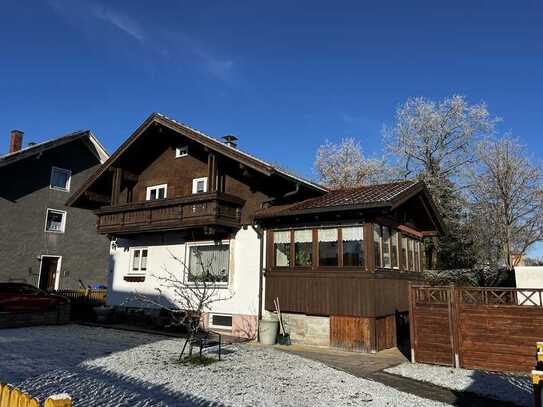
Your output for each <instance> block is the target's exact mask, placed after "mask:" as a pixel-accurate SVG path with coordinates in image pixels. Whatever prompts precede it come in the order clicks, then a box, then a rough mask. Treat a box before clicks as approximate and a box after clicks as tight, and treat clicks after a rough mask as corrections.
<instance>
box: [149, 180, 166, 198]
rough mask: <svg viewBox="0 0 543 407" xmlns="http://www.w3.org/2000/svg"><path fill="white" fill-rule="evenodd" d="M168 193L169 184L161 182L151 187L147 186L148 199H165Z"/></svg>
mask: <svg viewBox="0 0 543 407" xmlns="http://www.w3.org/2000/svg"><path fill="white" fill-rule="evenodd" d="M167 195H168V185H167V184H161V185H153V186H151V187H147V195H146V199H147V200H148V201H155V200H157V199H164V198H166V197H167Z"/></svg>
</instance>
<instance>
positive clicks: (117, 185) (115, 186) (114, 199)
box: [111, 168, 123, 206]
mask: <svg viewBox="0 0 543 407" xmlns="http://www.w3.org/2000/svg"><path fill="white" fill-rule="evenodd" d="M112 171H113V182H112V183H111V206H114V205H118V204H119V203H120V202H119V201H120V198H121V183H122V179H123V170H122V168H113V170H112Z"/></svg>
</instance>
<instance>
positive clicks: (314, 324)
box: [282, 313, 330, 346]
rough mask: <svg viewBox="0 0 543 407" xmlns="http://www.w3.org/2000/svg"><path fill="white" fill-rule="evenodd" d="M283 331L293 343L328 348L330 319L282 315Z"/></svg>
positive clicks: (301, 315)
mask: <svg viewBox="0 0 543 407" xmlns="http://www.w3.org/2000/svg"><path fill="white" fill-rule="evenodd" d="M282 316H283V323H284V325H285V330H286V331H287V332H288V333H289V334H290V340H291V341H292V342H293V343H303V344H305V345H314V346H330V319H329V318H328V317H317V316H312V315H305V314H285V313H283V314H282Z"/></svg>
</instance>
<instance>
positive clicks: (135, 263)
mask: <svg viewBox="0 0 543 407" xmlns="http://www.w3.org/2000/svg"><path fill="white" fill-rule="evenodd" d="M148 253H149V251H148V250H147V249H132V268H131V272H132V273H135V274H139V273H145V272H146V271H147V256H148Z"/></svg>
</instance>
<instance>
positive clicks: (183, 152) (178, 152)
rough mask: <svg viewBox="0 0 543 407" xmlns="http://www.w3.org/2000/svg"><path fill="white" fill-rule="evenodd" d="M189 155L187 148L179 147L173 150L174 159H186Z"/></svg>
mask: <svg viewBox="0 0 543 407" xmlns="http://www.w3.org/2000/svg"><path fill="white" fill-rule="evenodd" d="M187 155H189V146H179V147H176V148H175V158H181V157H186V156H187Z"/></svg>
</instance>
